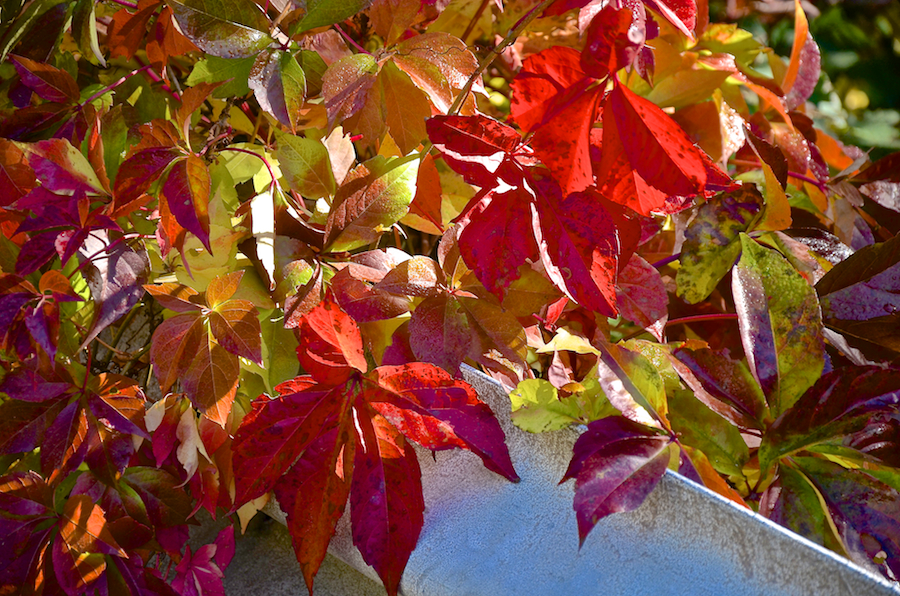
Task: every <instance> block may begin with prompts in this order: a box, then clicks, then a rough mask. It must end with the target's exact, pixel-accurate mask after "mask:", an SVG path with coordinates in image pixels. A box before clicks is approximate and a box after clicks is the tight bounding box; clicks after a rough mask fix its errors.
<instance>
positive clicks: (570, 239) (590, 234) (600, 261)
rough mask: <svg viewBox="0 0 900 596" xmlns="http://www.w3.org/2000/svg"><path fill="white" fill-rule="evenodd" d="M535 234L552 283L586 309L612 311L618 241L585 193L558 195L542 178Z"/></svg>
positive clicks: (598, 207) (612, 313)
mask: <svg viewBox="0 0 900 596" xmlns="http://www.w3.org/2000/svg"><path fill="white" fill-rule="evenodd" d="M538 197H539V200H538V201H537V212H538V218H536V219H538V220H539V223H538V221H536V222H535V225H534V235H535V239H536V240H537V242H538V247H539V249H540V255H541V262H542V263H543V264H544V269H545V270H546V271H547V274H548V275H549V277H550V280H551V281H553V283H554V285H556V287H558V288H559V289H560V290H562V291H563V292H565V293H566V295H567V296H569V298H571V299H573V300H575V301H576V302H578V303H579V304H581V305H582V306H584V307H585V308H587V309H588V310H592V311H596V312H599V313H602V314H603V315H605V316H608V317H614V316H616V314H617V310H616V306H615V305H616V289H615V286H616V277H617V274H618V253H619V242H618V238H617V235H616V228H615V224H614V223H613V222H612V219H611V218H610V217H609V216H607V215H606V212H605V210H604V209H603V207H602V205H601V204H600V202H599V201H598V200H596V198H594V197H593V196H592V195H590V194H588V193H573V194H570V195H569V196H567V197H565V198H560V197H559V189H558V188H554V186H551V185H548V184H543V185H541V186H540V187H539V192H538Z"/></svg>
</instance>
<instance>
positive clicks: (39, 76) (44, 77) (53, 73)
mask: <svg viewBox="0 0 900 596" xmlns="http://www.w3.org/2000/svg"><path fill="white" fill-rule="evenodd" d="M12 61H13V64H14V65H15V67H16V72H18V73H19V77H20V78H21V80H22V83H23V84H24V85H25V86H26V87H28V88H29V89H31V90H32V91H34V92H35V93H37V94H38V95H39V96H40V98H41V99H43V100H45V101H51V102H55V103H75V102H77V101H78V100H79V99H80V97H81V92H80V90H79V89H78V84H77V83H76V82H75V79H73V78H72V76H71V75H70V74H69V73H68V72H66V71H64V70H60V69H58V68H55V67H53V66H51V65H49V64H43V63H41V62H35V61H34V60H29V59H28V58H24V57H22V56H13V57H12Z"/></svg>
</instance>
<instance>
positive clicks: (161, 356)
mask: <svg viewBox="0 0 900 596" xmlns="http://www.w3.org/2000/svg"><path fill="white" fill-rule="evenodd" d="M242 276H243V271H236V272H233V273H230V274H227V275H224V276H219V277H217V278H214V279H213V280H212V281H211V282H210V284H209V287H208V288H207V291H206V296H205V301H206V304H207V305H208V306H209V307H210V308H207V309H203V308H202V305H201V304H200V302H201V300H200V297H199V295H197V293H196V292H195V291H193V290H191V289H190V288H186V287H185V286H182V285H179V284H158V285H146V286H144V288H145V289H147V291H148V292H149V293H150V294H151V295H153V296H156V297H157V299H158V300H159V301H160V303H162V304H163V305H164V306H166V307H169V308H172V309H173V310H176V311H177V312H180V313H181V314H178V315H175V316H174V317H171V318H169V319H166V320H165V321H163V323H162V324H161V325H160V326H159V327H157V328H156V331H154V333H153V339H152V342H151V344H150V360H151V362H153V366H154V367H155V368H156V371H157V372H156V377H157V379H158V381H159V385H160V390H161V391H162V392H163V393H165V392H166V391H168V390H169V389H170V388H171V387H172V386H173V385H174V384H175V382H176V381H181V383H182V389H183V390H184V392H185V393H187V395H188V397H190V399H191V401H192V402H193V403H194V405H195V406H196V407H197V409H199V410H200V411H201V412H203V413H204V414H206V416H207V417H208V418H209V419H210V420H212V421H213V422H215V423H216V424H218V425H219V426H221V427H224V426H225V422H226V421H227V419H228V415H229V413H230V412H231V405H232V403H233V402H234V397H235V395H236V392H237V385H238V377H239V375H240V363H239V361H238V357H239V356H241V357H244V358H247V359H249V360H252V361H254V362H256V363H261V362H262V340H261V327H260V323H259V318H258V315H257V311H256V307H254V306H253V303H252V302H250V301H249V300H240V299H234V298H232V295H233V294H234V292H235V291H236V290H237V287H238V284H239V283H240V280H241V278H242ZM207 325H208V327H207Z"/></svg>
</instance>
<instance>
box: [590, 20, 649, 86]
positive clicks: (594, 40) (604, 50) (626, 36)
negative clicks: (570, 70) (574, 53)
mask: <svg viewBox="0 0 900 596" xmlns="http://www.w3.org/2000/svg"><path fill="white" fill-rule="evenodd" d="M641 12H643V11H641ZM635 21H636V19H635V13H634V11H632V9H631V7H629V6H627V5H625V4H623V5H622V6H620V7H618V8H617V7H616V6H614V5H613V4H607V5H605V6H604V7H603V8H602V9H601V10H600V12H598V13H597V14H596V15H594V18H593V19H591V24H590V25H589V26H588V29H587V32H586V33H585V39H586V43H585V46H584V50H583V51H582V52H581V67H582V68H583V69H584V72H585V73H587V74H588V75H590V76H592V77H594V78H596V79H603V78H606V77H607V76H609V74H610V73H615V72H616V71H617V70H619V69H620V68H624V67H626V66H630V65H631V64H632V63H633V62H634V61H635V60H636V59H637V57H638V55H639V52H640V49H641V48H642V47H643V46H644V37H645V35H646V32H645V31H644V24H643V20H642V21H640V22H639V23H636V22H635Z"/></svg>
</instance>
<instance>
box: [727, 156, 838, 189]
mask: <svg viewBox="0 0 900 596" xmlns="http://www.w3.org/2000/svg"><path fill="white" fill-rule="evenodd" d="M731 163H733V164H735V165H738V166H751V167H757V168H758V167H762V164H761V163H760V162H758V161H751V160H746V159H732V160H731ZM787 175H788V177H790V178H796V179H797V180H802V181H803V182H809V183H810V184H812V185H814V186H816V187H817V188H818V189H819V190H821V191H823V192H824V191H825V190H826V188H827V186H826V185H825V183H824V182H819V181H818V180H816V179H815V178H811V177H809V176H806V175H805V174H801V173H800V172H792V171H791V170H788V173H787Z"/></svg>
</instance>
